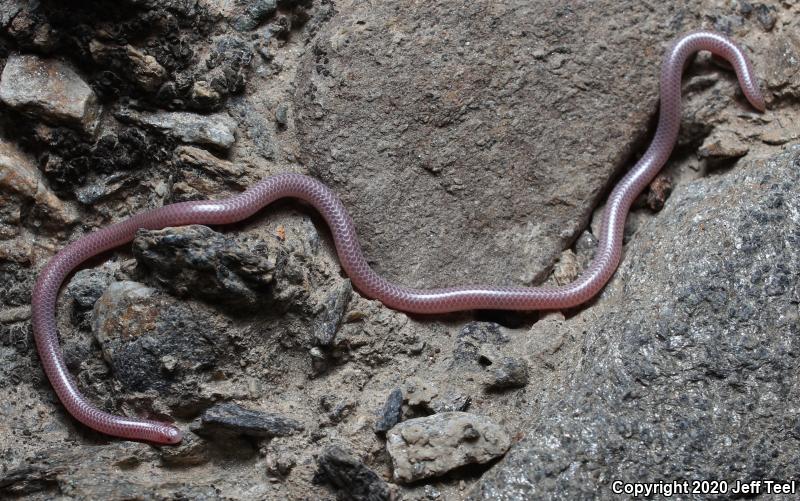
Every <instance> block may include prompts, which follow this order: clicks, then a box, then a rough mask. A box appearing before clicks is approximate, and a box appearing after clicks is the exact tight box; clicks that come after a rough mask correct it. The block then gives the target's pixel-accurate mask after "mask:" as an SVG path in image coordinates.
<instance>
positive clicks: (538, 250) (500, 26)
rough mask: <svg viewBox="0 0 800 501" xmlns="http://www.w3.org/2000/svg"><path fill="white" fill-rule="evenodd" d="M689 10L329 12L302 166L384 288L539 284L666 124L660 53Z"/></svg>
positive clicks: (308, 60) (356, 7) (622, 5)
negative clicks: (620, 174) (341, 212)
mask: <svg viewBox="0 0 800 501" xmlns="http://www.w3.org/2000/svg"><path fill="white" fill-rule="evenodd" d="M690 9H691V7H690V6H688V5H683V4H682V5H681V6H680V7H678V6H676V5H675V4H673V3H669V2H661V3H658V4H654V5H653V6H647V7H645V6H644V5H643V4H641V3H640V2H634V1H630V0H628V1H623V2H610V1H606V2H603V3H602V4H597V3H596V2H591V3H585V4H569V6H565V4H564V3H563V2H558V1H555V0H548V1H543V2H537V3H535V4H534V3H530V2H523V1H517V2H512V3H502V4H498V2H495V1H493V0H480V1H464V0H458V1H455V2H447V3H446V4H445V3H441V2H424V3H422V4H420V3H419V2H416V1H414V0H402V1H400V2H389V3H381V4H370V3H367V2H360V3H354V4H353V6H352V8H347V9H337V13H336V14H335V16H334V18H333V19H332V20H331V21H330V22H328V23H327V24H326V25H325V26H324V27H323V28H322V30H321V31H320V33H319V34H318V35H317V37H316V38H315V40H314V42H313V43H312V47H311V48H310V49H309V50H308V51H306V53H305V58H304V60H303V61H302V65H301V68H300V69H299V71H298V76H297V82H298V86H297V91H296V93H295V102H294V104H293V109H294V110H296V112H295V114H294V123H295V124H296V126H297V131H298V138H299V140H300V148H299V150H300V151H302V152H303V160H304V163H305V164H306V165H308V166H309V168H310V169H311V170H312V172H313V173H314V174H315V175H316V176H318V177H320V178H321V179H322V180H323V181H324V182H326V183H328V184H329V185H330V186H331V187H332V188H333V189H334V190H335V191H336V192H337V193H338V194H339V195H340V196H341V197H342V199H343V202H344V205H345V206H346V207H347V208H348V210H349V211H350V213H351V214H352V216H353V219H354V220H355V224H356V227H358V228H359V235H360V236H361V237H362V239H361V241H362V243H363V245H364V246H365V251H366V254H367V256H368V257H369V261H370V263H374V266H375V267H376V268H377V271H378V272H379V273H382V274H385V275H386V276H387V277H389V278H391V279H395V280H398V281H400V282H402V283H404V284H407V285H410V286H430V287H440V286H443V285H450V284H464V283H469V282H470V281H471V280H477V281H479V282H488V283H503V284H509V285H510V284H522V283H525V284H528V283H530V282H532V281H537V280H542V279H544V278H545V277H546V273H547V271H548V270H549V269H550V267H551V266H552V264H553V263H554V262H555V261H556V259H557V258H558V257H559V255H560V253H561V251H562V250H564V248H566V247H568V246H569V245H570V244H571V243H572V241H573V240H574V239H575V237H577V236H578V234H579V233H580V231H582V228H583V223H584V221H586V220H587V219H588V217H589V215H590V214H591V212H592V209H593V207H594V205H595V203H596V201H597V199H598V197H599V196H601V194H602V193H604V192H605V190H606V187H607V186H608V183H609V180H610V179H611V178H612V177H613V175H614V174H615V172H616V171H617V170H618V169H621V168H623V167H624V168H627V167H628V165H626V164H625V162H627V160H628V159H629V158H630V157H631V156H632V150H633V149H634V148H638V145H639V144H640V142H641V141H642V139H643V131H645V130H647V127H648V124H649V123H650V121H651V118H652V116H653V114H654V112H655V111H656V107H657V98H658V84H657V81H656V79H657V76H658V74H659V71H658V65H659V61H660V59H661V56H662V51H663V49H664V48H665V46H666V41H667V40H668V39H670V38H671V37H673V36H674V35H676V34H677V33H678V32H682V31H685V30H686V29H689V26H690V25H691V26H694V25H695V22H694V21H693V20H691V21H690V20H689V19H690V18H691V16H690V15H688V14H687V11H691V10H690ZM598 12H603V18H604V19H607V20H609V22H608V23H603V22H598V17H597V13H598ZM618 19H636V21H635V22H630V23H626V22H617V21H613V20H618ZM667 20H669V21H667ZM365 54H369V56H368V57H365ZM420 61H425V63H424V64H420ZM620 75H624V78H623V79H622V80H620V77H619V76H620ZM567 82H568V83H567ZM567 88H568V89H569V90H567ZM556 117H558V119H560V120H563V121H562V122H560V124H559V125H557V126H554V125H553V124H552V123H551V122H552V120H550V118H553V119H556ZM619 117H625V118H624V119H623V120H620V119H619ZM577 145H580V147H577ZM624 164H625V165H624ZM420 228H424V229H425V230H424V235H423V233H422V232H421V230H419V229H420ZM420 239H424V240H425V249H424V250H423V249H421V248H420V243H419V242H420ZM487 256H490V258H487ZM498 262H502V266H498Z"/></svg>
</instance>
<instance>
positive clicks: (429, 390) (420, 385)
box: [405, 377, 471, 412]
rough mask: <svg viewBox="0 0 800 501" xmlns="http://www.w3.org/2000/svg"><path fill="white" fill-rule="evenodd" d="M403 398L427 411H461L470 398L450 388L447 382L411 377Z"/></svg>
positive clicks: (467, 405)
mask: <svg viewBox="0 0 800 501" xmlns="http://www.w3.org/2000/svg"><path fill="white" fill-rule="evenodd" d="M405 399H406V401H407V402H408V405H410V406H411V407H417V408H419V409H422V410H424V411H428V412H452V411H463V410H466V409H467V407H469V404H470V401H471V398H470V397H469V396H468V395H464V394H462V393H459V392H457V391H455V390H454V389H452V388H451V387H450V385H449V384H446V383H444V384H441V385H440V384H437V383H435V382H432V381H430V380H423V379H422V378H419V377H413V378H411V379H409V380H408V381H407V382H406V385H405Z"/></svg>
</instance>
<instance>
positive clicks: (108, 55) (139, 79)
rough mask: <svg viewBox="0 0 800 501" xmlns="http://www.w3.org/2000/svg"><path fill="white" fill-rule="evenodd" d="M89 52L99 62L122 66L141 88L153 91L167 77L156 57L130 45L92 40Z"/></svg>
mask: <svg viewBox="0 0 800 501" xmlns="http://www.w3.org/2000/svg"><path fill="white" fill-rule="evenodd" d="M89 52H90V53H91V54H92V58H93V59H94V60H95V61H96V62H98V63H101V64H106V65H108V64H111V65H121V64H122V63H121V61H125V63H124V66H125V68H124V69H125V70H126V73H129V74H130V78H131V79H132V80H133V81H134V82H135V83H136V84H137V85H138V86H139V87H141V88H142V89H143V90H145V91H148V92H155V91H156V90H157V89H158V88H159V87H160V86H161V84H162V83H164V80H165V78H166V77H167V70H165V69H164V67H163V66H161V65H160V64H158V61H156V58H155V57H153V56H151V55H149V54H145V53H143V52H142V51H141V50H139V49H137V48H136V47H134V46H132V45H126V46H119V45H110V44H105V43H102V42H99V41H97V40H92V41H91V42H90V43H89Z"/></svg>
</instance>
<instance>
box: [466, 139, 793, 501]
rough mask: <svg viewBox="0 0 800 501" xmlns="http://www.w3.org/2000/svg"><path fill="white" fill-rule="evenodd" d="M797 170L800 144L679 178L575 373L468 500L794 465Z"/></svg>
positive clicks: (596, 322) (641, 237) (606, 300)
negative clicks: (705, 174)
mask: <svg viewBox="0 0 800 501" xmlns="http://www.w3.org/2000/svg"><path fill="white" fill-rule="evenodd" d="M799 182H800V145H798V146H795V147H793V148H790V149H789V150H788V151H786V152H785V153H782V154H779V155H777V156H773V157H770V158H766V159H761V160H754V161H749V162H747V163H746V164H744V165H737V167H736V169H735V170H732V171H730V172H729V173H727V174H725V175H721V176H716V177H710V178H704V179H701V180H699V181H697V182H694V183H690V184H686V185H682V186H679V187H678V189H677V190H676V192H675V193H674V194H673V197H672V198H671V199H670V200H669V201H668V203H667V206H666V207H665V209H664V211H663V212H662V214H661V215H660V216H659V218H657V219H656V220H653V221H652V222H651V223H650V224H647V225H646V226H643V227H641V228H640V229H639V232H638V233H637V238H636V239H635V241H633V242H632V243H631V245H630V247H629V248H628V250H627V251H626V254H627V256H626V259H625V260H624V261H623V264H622V266H621V268H620V270H619V271H618V273H617V275H616V277H615V278H614V281H613V282H612V284H611V286H610V288H609V289H608V290H607V292H606V294H605V295H604V297H603V299H602V300H601V301H600V302H599V303H597V304H596V305H595V306H594V307H592V308H591V309H590V310H587V311H586V312H584V313H583V314H582V315H581V316H586V315H588V316H589V317H588V318H590V319H591V321H590V322H587V325H590V326H591V327H590V328H589V329H588V330H587V332H586V334H585V340H584V341H583V343H582V344H583V346H584V358H583V361H582V363H581V364H580V365H579V366H578V368H577V369H576V371H575V374H574V376H573V378H572V380H573V381H574V382H573V383H572V384H568V389H566V390H565V391H564V392H563V395H562V398H561V399H560V401H558V402H557V403H554V404H553V405H551V406H549V408H545V409H543V411H542V412H541V414H540V415H539V416H538V418H537V420H536V422H537V424H536V425H535V426H534V427H533V429H532V430H531V431H530V432H529V434H528V436H527V438H526V439H524V440H523V441H522V442H520V443H519V444H517V445H516V446H515V447H514V448H513V449H512V450H511V451H510V452H509V454H508V455H507V456H506V458H505V459H504V461H503V462H502V463H501V464H500V465H499V466H498V467H497V468H495V469H494V470H493V471H491V472H489V474H487V476H486V477H485V478H484V479H483V481H482V482H481V483H480V484H479V486H478V487H477V488H476V489H475V490H474V492H473V493H472V497H471V499H500V500H511V499H530V498H536V497H542V496H547V497H550V498H558V499H583V498H590V497H600V498H616V497H615V495H614V493H613V491H612V488H613V487H614V486H613V485H612V481H613V480H619V481H622V482H657V481H659V480H667V481H669V480H680V481H683V480H686V481H689V482H690V484H691V482H692V481H694V480H700V481H702V480H710V479H719V480H727V481H729V482H730V483H731V487H732V483H733V481H735V480H742V481H747V480H752V479H762V478H767V477H768V478H770V479H775V480H781V479H785V480H789V479H791V478H793V477H794V475H795V474H796V472H797V470H798V467H800V461H799V460H798V458H800V441H799V439H800V420H798V417H797V411H796V405H795V402H797V399H798V397H800V376H798V372H797V370H796V368H797V360H796V358H797V354H798V350H800V309H798V302H800V286H799V285H798V284H800V193H798V183H799ZM574 320H575V321H576V322H578V323H580V322H581V319H580V318H576V319H574ZM617 487H618V488H619V487H621V485H617Z"/></svg>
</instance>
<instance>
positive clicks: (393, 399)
mask: <svg viewBox="0 0 800 501" xmlns="http://www.w3.org/2000/svg"><path fill="white" fill-rule="evenodd" d="M402 410H403V390H401V389H400V388H395V389H394V390H392V392H391V393H389V397H388V398H387V399H386V403H385V404H384V405H383V409H381V412H380V417H379V419H378V422H377V423H375V431H376V432H377V433H386V432H387V431H389V430H390V429H392V428H393V427H394V425H396V424H397V423H399V422H400V419H401V418H402Z"/></svg>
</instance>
